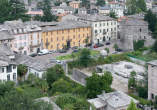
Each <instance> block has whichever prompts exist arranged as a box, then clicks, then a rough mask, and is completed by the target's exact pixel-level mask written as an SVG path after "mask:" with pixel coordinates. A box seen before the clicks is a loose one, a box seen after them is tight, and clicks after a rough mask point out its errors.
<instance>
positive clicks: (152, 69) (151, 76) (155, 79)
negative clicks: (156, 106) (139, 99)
mask: <svg viewBox="0 0 157 110" xmlns="http://www.w3.org/2000/svg"><path fill="white" fill-rule="evenodd" d="M156 73H157V60H153V61H150V62H148V99H149V100H154V99H155V96H157V85H156V84H157V74H156Z"/></svg>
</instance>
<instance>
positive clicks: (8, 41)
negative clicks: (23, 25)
mask: <svg viewBox="0 0 157 110" xmlns="http://www.w3.org/2000/svg"><path fill="white" fill-rule="evenodd" d="M13 39H14V37H13V36H12V35H11V34H10V33H9V32H8V31H7V30H2V31H0V44H5V45H8V46H10V47H12V41H13Z"/></svg>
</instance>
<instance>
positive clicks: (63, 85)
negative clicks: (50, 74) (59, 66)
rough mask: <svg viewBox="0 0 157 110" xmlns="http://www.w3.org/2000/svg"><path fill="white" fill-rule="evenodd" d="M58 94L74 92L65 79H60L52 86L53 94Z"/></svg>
mask: <svg viewBox="0 0 157 110" xmlns="http://www.w3.org/2000/svg"><path fill="white" fill-rule="evenodd" d="M56 92H60V93H68V92H72V86H71V84H70V83H69V82H67V81H65V80H64V79H59V80H58V81H55V82H54V83H53V84H52V88H51V93H52V94H54V93H56Z"/></svg>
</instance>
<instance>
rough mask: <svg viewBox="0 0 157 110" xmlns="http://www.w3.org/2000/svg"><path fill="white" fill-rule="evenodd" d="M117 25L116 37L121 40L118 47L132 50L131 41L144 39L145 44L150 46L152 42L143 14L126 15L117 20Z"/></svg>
mask: <svg viewBox="0 0 157 110" xmlns="http://www.w3.org/2000/svg"><path fill="white" fill-rule="evenodd" d="M118 27H119V28H118V29H119V32H118V34H119V36H118V39H120V42H121V44H120V45H119V47H120V48H121V49H123V50H133V41H138V40H145V46H151V45H152V44H153V43H154V41H153V39H152V37H151V36H150V35H149V31H148V23H147V22H146V21H144V17H143V15H140V14H139V15H132V16H128V17H127V18H126V19H124V20H121V21H120V22H119V26H118ZM128 44H129V45H128Z"/></svg>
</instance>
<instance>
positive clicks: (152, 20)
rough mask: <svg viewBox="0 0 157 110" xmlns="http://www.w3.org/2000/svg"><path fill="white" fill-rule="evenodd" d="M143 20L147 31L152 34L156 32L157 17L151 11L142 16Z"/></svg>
mask: <svg viewBox="0 0 157 110" xmlns="http://www.w3.org/2000/svg"><path fill="white" fill-rule="evenodd" d="M144 20H145V21H147V22H148V27H149V30H151V31H152V32H155V31H156V26H157V17H156V15H155V14H153V12H152V11H151V10H148V11H147V12H146V14H145V16H144Z"/></svg>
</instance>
